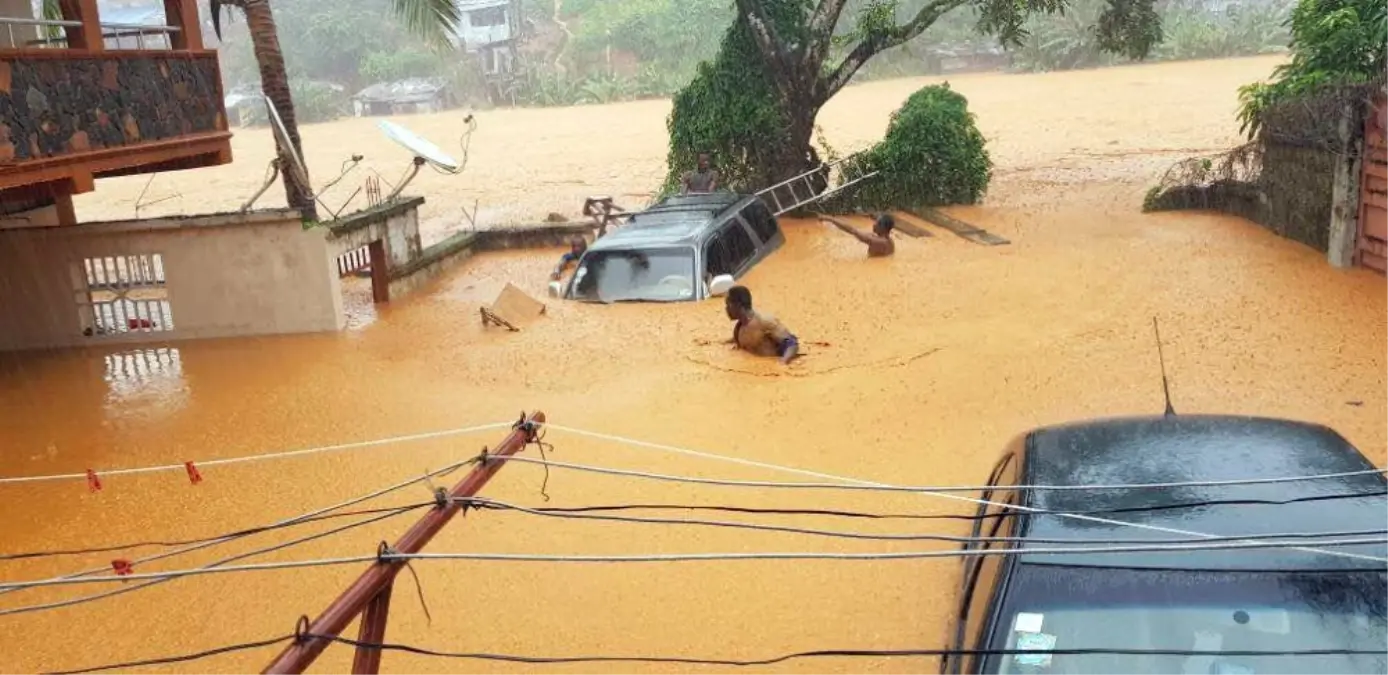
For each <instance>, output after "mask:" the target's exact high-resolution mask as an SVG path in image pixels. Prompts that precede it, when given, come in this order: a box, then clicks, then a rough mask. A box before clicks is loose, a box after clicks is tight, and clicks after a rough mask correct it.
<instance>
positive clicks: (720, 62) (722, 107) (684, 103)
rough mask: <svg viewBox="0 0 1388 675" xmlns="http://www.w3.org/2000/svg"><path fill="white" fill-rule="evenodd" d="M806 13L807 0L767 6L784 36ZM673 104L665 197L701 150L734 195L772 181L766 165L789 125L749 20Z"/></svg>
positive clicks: (730, 32) (703, 65)
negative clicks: (737, 191)
mask: <svg viewBox="0 0 1388 675" xmlns="http://www.w3.org/2000/svg"><path fill="white" fill-rule="evenodd" d="M807 7H808V5H807V3H806V2H805V0H779V2H772V3H768V4H767V10H768V13H769V16H770V18H771V21H772V23H776V24H778V28H780V29H781V30H786V31H789V30H794V27H795V25H796V23H797V21H796V18H797V17H798V16H799V15H800V14H801V13H804V12H805V11H806V10H807ZM673 103H674V105H673V107H672V109H671V111H670V117H669V119H668V120H667V122H666V126H667V128H668V129H669V131H670V151H669V153H668V155H667V157H666V166H667V167H668V168H669V173H668V174H667V175H666V177H665V184H664V185H663V186H662V190H661V191H662V192H663V193H668V192H670V191H672V190H674V189H675V187H677V186H678V185H679V181H680V177H681V176H682V175H683V174H684V172H685V171H688V170H689V169H692V168H693V167H694V166H695V164H696V163H697V160H698V155H699V153H701V152H708V153H711V154H712V156H713V161H714V164H716V165H717V168H718V172H719V174H720V175H721V177H722V182H723V185H724V186H726V187H728V188H729V189H732V190H739V191H752V190H757V189H761V188H762V187H765V186H767V185H769V184H771V183H772V182H774V181H773V180H772V179H771V178H770V177H769V176H768V173H769V169H768V167H766V166H764V165H763V161H764V160H765V159H766V158H767V157H769V156H771V155H772V154H773V153H772V152H771V149H772V148H774V147H776V146H777V145H779V144H784V143H785V142H786V139H787V136H786V128H787V125H786V121H785V119H784V117H783V114H782V111H781V108H780V106H779V104H778V103H779V95H778V94H777V93H776V91H775V87H774V85H773V83H772V80H771V77H770V75H769V74H768V73H767V72H766V70H765V66H764V65H763V61H762V58H761V55H760V53H759V52H758V50H757V45H756V42H755V41H754V38H753V36H752V31H751V29H750V28H748V27H747V25H746V22H745V21H737V22H734V23H733V24H732V26H730V27H729V28H728V30H727V32H726V34H725V35H724V36H723V42H722V44H721V46H720V47H719V49H718V56H717V57H716V58H714V59H713V60H711V61H705V62H703V63H700V64H699V69H698V72H697V74H696V75H695V76H694V79H693V81H691V82H690V83H689V84H688V85H687V86H685V87H684V88H683V89H681V90H680V91H679V92H678V93H677V94H675V97H674V102H673Z"/></svg>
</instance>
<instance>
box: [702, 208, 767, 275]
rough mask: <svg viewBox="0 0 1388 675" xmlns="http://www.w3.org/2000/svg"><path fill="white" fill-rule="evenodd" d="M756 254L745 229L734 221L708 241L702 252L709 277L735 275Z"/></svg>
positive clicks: (724, 226)
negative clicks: (706, 262)
mask: <svg viewBox="0 0 1388 675" xmlns="http://www.w3.org/2000/svg"><path fill="white" fill-rule="evenodd" d="M756 253H757V245H756V243H755V242H753V241H752V235H750V234H748V233H747V228H745V227H743V226H742V223H740V222H738V221H737V220H736V219H733V220H729V221H728V222H726V223H724V224H723V227H721V228H719V230H718V233H717V234H715V235H713V238H712V239H710V240H709V243H708V248H706V249H705V250H704V259H705V260H707V261H708V273H709V275H710V276H718V275H720V274H732V275H736V274H737V273H738V272H739V271H741V270H742V268H743V266H745V265H746V264H747V263H748V262H749V261H750V260H751V259H752V257H753V256H755V255H756Z"/></svg>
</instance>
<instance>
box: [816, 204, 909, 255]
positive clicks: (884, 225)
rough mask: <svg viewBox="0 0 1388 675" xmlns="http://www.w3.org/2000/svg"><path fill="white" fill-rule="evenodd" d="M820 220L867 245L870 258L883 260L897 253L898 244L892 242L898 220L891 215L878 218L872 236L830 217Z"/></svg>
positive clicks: (823, 217) (887, 214) (886, 214)
mask: <svg viewBox="0 0 1388 675" xmlns="http://www.w3.org/2000/svg"><path fill="white" fill-rule="evenodd" d="M819 218H820V220H825V221H828V222H829V224H831V225H833V226H834V227H837V228H839V229H840V230H843V231H844V232H847V233H849V234H851V235H853V237H854V238H856V239H857V240H858V241H861V242H863V243H864V244H867V247H868V257H869V258H883V257H886V256H889V255H892V254H893V253H896V242H894V241H892V228H894V227H896V220H895V219H894V218H892V216H891V214H889V213H884V214H882V215H880V216H878V217H877V222H875V223H873V224H872V233H871V234H867V233H864V232H859V231H858V229H857V228H855V227H853V226H852V225H849V224H848V223H845V222H842V221H839V220H836V219H834V218H830V217H829V216H820V217H819Z"/></svg>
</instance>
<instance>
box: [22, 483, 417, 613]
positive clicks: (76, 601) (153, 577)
mask: <svg viewBox="0 0 1388 675" xmlns="http://www.w3.org/2000/svg"><path fill="white" fill-rule="evenodd" d="M416 508H419V507H417V506H407V507H401V508H398V509H395V510H394V511H391V512H388V513H385V514H383V515H379V516H373V517H371V518H366V519H363V520H359V521H356V522H353V523H348V524H347V525H343V526H340V527H335V528H333V529H331V530H324V531H323V532H317V533H314V534H311V535H307V536H304V537H300V538H298V539H291V540H289V541H287V542H283V543H280V544H275V545H273V546H267V547H264V548H258V549H255V550H253V551H247V552H245V553H240V554H237V555H234V556H231V557H229V558H222V559H221V560H217V561H214V562H212V563H209V564H207V565H204V566H202V567H200V568H196V569H198V570H209V569H214V568H221V566H223V565H225V564H227V563H230V562H235V561H237V560H244V559H246V558H252V557H255V556H258V555H264V554H266V553H273V552H275V551H280V550H284V549H286V548H290V547H292V546H297V545H299V544H304V543H307V542H310V541H314V540H316V539H322V538H323V537H327V536H331V535H334V534H337V533H339V532H345V531H347V530H351V529H355V528H358V527H362V526H365V525H370V524H372V523H375V522H378V521H381V520H385V519H387V518H391V517H393V516H397V515H400V514H403V513H407V512H409V511H412V510H414V509H416ZM325 564H326V563H325ZM246 568H247V569H250V566H246ZM223 569H229V568H223ZM183 576H188V574H186V573H181V574H173V575H165V574H159V573H150V574H126V575H120V576H117V577H115V578H117V579H130V580H135V579H150V581H146V582H144V583H140V584H135V585H132V586H122V587H120V588H117V589H114V590H110V591H104V592H101V593H94V594H92V595H84V596H81V597H77V598H68V599H66V600H58V601H55V602H49V603H44V604H39V605H25V606H22V607H10V608H7V609H0V616H6V615H10V614H26V613H29V612H37V611H41V610H46V609H57V608H60V607H71V606H73V605H81V604H85V603H88V602H95V601H97V600H103V599H105V598H109V597H113V596H117V595H122V594H124V593H131V592H134V591H138V590H140V589H143V588H149V587H150V586H153V585H155V584H161V583H164V582H165V581H169V580H171V579H174V578H178V577H183ZM98 578H99V577H90V576H84V577H58V578H57V580H60V581H66V582H68V583H80V582H84V581H90V580H93V579H98ZM48 581H54V580H53V579H50V580H48ZM50 585H54V584H50ZM10 590H18V589H10Z"/></svg>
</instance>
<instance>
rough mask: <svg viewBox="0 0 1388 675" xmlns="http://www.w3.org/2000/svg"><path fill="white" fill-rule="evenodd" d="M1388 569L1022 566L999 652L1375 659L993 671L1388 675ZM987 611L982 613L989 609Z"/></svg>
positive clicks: (1135, 662) (1089, 657)
mask: <svg viewBox="0 0 1388 675" xmlns="http://www.w3.org/2000/svg"><path fill="white" fill-rule="evenodd" d="M1386 591H1388V575H1385V573H1383V572H1314V573H1309V572H1308V573H1288V572H1211V571H1183V570H1114V569H1104V568H1097V569H1096V568H1078V567H1056V566H1049V565H1025V564H1023V565H1019V566H1018V568H1017V573H1016V576H1014V578H1013V579H1012V580H1011V582H1010V583H1009V584H1008V599H1007V602H1006V603H1005V606H1004V607H1003V614H1002V615H1001V617H1000V621H999V623H998V624H997V625H996V630H995V632H994V633H993V640H992V641H991V645H990V647H991V648H992V649H999V650H1037V651H1046V650H1060V651H1063V650H1067V649H1071V650H1076V649H1078V650H1083V649H1126V650H1138V651H1167V652H1182V651H1186V652H1286V651H1312V650H1331V651H1339V650H1346V651H1369V652H1376V653H1370V654H1334V653H1331V654H1321V655H1315V656H1288V655H1268V654H1262V655H1247V654H1242V655H1240V654H1225V655H1210V654H1204V655H1197V654H1181V653H1174V654H1171V653H1168V654H1160V655H1157V654H1137V655H1134V654H1021V655H1008V656H993V657H990V659H989V664H988V668H987V669H986V670H985V672H992V673H1047V674H1048V675H1049V674H1056V673H1074V674H1077V675H1079V674H1084V675H1087V674H1090V673H1095V674H1097V673H1183V674H1184V673H1192V674H1193V673H1199V674H1201V675H1205V674H1206V673H1384V672H1388V656H1385V653H1384V652H1385V649H1384V645H1385V643H1388V623H1385V604H1388V599H1386V598H1385V596H1386V595H1388V593H1386ZM980 609H981V608H980Z"/></svg>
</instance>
